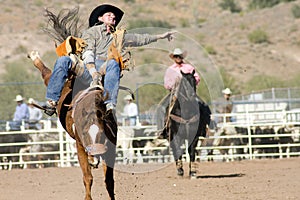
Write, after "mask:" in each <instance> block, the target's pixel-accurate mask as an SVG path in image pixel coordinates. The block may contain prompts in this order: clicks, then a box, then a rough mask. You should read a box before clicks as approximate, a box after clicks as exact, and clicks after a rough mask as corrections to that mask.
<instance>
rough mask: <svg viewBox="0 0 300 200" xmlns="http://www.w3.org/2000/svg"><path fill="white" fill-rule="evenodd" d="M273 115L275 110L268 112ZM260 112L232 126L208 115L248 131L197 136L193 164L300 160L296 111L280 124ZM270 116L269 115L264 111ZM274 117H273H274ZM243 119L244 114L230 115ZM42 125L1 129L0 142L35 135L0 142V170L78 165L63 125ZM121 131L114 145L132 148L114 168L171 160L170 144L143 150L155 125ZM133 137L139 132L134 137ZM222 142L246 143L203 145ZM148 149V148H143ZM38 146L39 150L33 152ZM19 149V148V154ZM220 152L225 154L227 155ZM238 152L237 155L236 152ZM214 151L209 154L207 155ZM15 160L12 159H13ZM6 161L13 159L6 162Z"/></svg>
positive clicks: (121, 151) (124, 151)
mask: <svg viewBox="0 0 300 200" xmlns="http://www.w3.org/2000/svg"><path fill="white" fill-rule="evenodd" d="M272 113H273V112H272ZM259 114H262V113H244V114H243V115H244V117H245V119H246V120H240V121H236V122H230V123H228V122H226V121H225V119H226V116H228V115H213V116H212V117H219V118H222V119H224V120H223V121H221V123H219V124H218V127H219V128H220V127H223V128H224V127H225V128H226V127H243V128H244V129H245V130H247V131H246V133H243V134H241V133H237V134H231V135H215V136H209V137H206V138H199V143H198V147H197V152H198V153H197V156H196V160H197V161H208V160H215V161H223V160H226V161H228V160H238V159H258V158H283V157H291V156H300V122H299V121H298V119H297V118H294V117H291V116H298V115H299V114H300V113H299V111H298V112H295V111H285V112H276V113H275V114H276V115H280V116H281V117H280V119H281V120H275V121H263V120H261V121H259V120H258V121H257V120H255V116H256V115H259ZM263 114H268V113H263ZM273 114H274V113H273ZM230 115H232V116H234V115H242V114H240V113H239V114H230ZM258 126H260V127H274V128H278V127H287V128H289V130H290V133H284V134H272V135H270V134H261V135H254V134H252V132H251V131H252V130H253V129H254V128H255V127H258ZM51 127H52V126H51V125H49V126H46V127H45V129H42V130H21V131H2V132H0V138H3V137H5V138H8V137H11V136H19V135H22V136H25V138H32V137H36V138H38V139H34V140H33V139H31V140H30V139H29V140H27V141H22V142H9V143H7V142H3V140H0V141H2V143H0V168H2V169H12V168H29V167H47V166H51V167H69V166H74V165H78V160H77V155H76V147H75V141H74V140H73V139H72V138H70V137H69V135H68V134H67V133H66V132H65V131H64V129H63V128H62V127H61V126H59V125H58V126H57V127H56V128H51ZM120 128H122V131H123V132H119V133H118V134H119V138H118V144H119V143H122V142H129V144H130V146H126V147H122V146H120V145H118V146H117V158H116V163H117V164H120V165H122V164H130V163H153V162H157V163H161V162H173V161H174V160H173V156H172V151H171V149H170V148H169V146H168V145H166V144H168V141H166V140H162V141H160V142H161V144H162V143H163V144H164V145H161V146H151V145H150V146H149V145H148V146H147V145H146V144H151V143H153V142H154V141H155V140H156V139H157V136H156V135H155V134H154V133H155V132H156V126H134V127H124V126H121V127H119V129H120ZM124 132H125V133H126V132H128V133H131V135H128V136H126V137H120V134H124ZM135 133H138V136H136V134H135ZM263 138H276V139H275V140H274V141H275V142H274V143H269V144H255V143H254V141H255V140H257V139H263ZM279 138H292V139H293V142H289V143H280V142H278V141H279ZM215 139H226V140H234V139H238V140H244V141H246V142H243V143H240V144H238V145H237V144H234V143H230V144H228V145H223V146H216V145H210V146H207V145H206V146H205V145H202V144H204V143H206V142H205V141H208V140H215ZM134 142H144V144H143V145H144V146H138V147H133V143H134ZM145 145H146V147H145ZM8 147H10V148H11V147H14V148H16V149H17V150H18V151H14V152H11V151H10V152H4V151H3V149H4V148H8ZM37 147H40V148H37ZM20 149H22V150H20ZM272 149H273V150H274V149H275V151H268V150H272ZM182 150H183V151H184V155H183V158H184V159H186V161H188V160H189V156H188V153H187V151H186V147H185V145H183V146H182ZM222 150H228V152H227V153H226V154H223V153H222ZM239 150H240V151H239ZM209 151H210V152H212V154H209V153H208V152H209ZM11 158H14V159H11ZM7 160H12V161H10V162H7Z"/></svg>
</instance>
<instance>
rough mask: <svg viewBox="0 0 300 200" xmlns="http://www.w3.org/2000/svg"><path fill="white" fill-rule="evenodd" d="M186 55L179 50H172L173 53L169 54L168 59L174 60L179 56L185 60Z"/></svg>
mask: <svg viewBox="0 0 300 200" xmlns="http://www.w3.org/2000/svg"><path fill="white" fill-rule="evenodd" d="M186 55H187V52H186V51H182V50H181V49H179V48H176V49H174V51H173V53H170V55H169V56H170V58H172V59H174V56H181V57H182V58H185V57H186Z"/></svg>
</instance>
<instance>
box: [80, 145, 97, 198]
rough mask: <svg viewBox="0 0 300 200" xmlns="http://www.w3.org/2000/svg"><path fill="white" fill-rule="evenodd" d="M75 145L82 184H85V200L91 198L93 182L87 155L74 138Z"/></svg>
mask: <svg viewBox="0 0 300 200" xmlns="http://www.w3.org/2000/svg"><path fill="white" fill-rule="evenodd" d="M76 146H77V156H78V161H79V164H80V167H81V171H82V174H83V184H84V186H85V198H84V199H85V200H92V196H91V188H92V184H93V175H92V170H91V166H90V164H89V162H88V155H87V154H86V152H85V149H84V147H83V146H82V144H79V142H78V141H77V140H76Z"/></svg>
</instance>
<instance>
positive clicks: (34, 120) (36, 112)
mask: <svg viewBox="0 0 300 200" xmlns="http://www.w3.org/2000/svg"><path fill="white" fill-rule="evenodd" d="M33 103H35V101H34V99H33V98H29V99H28V109H29V125H30V126H29V127H31V126H33V128H36V129H38V130H39V129H41V128H42V126H41V124H40V122H39V121H40V120H41V119H42V117H43V113H42V111H41V110H40V109H38V108H36V107H34V106H33Z"/></svg>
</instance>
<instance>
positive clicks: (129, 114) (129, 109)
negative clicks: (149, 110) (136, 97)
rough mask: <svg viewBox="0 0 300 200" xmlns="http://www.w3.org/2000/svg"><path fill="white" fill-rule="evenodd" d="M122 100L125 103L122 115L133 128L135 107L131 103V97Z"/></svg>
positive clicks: (135, 115) (136, 113) (135, 114)
mask: <svg viewBox="0 0 300 200" xmlns="http://www.w3.org/2000/svg"><path fill="white" fill-rule="evenodd" d="M124 100H125V101H126V105H125V107H124V113H123V115H124V116H125V117H126V120H128V121H129V125H130V126H135V125H136V119H137V115H138V108H137V105H136V104H135V103H133V99H132V97H131V95H127V96H125V98H124Z"/></svg>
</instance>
